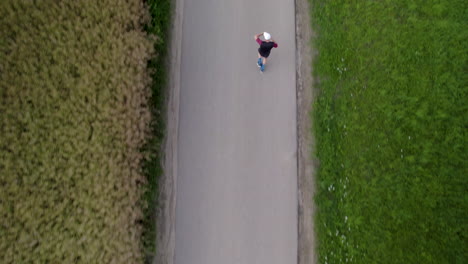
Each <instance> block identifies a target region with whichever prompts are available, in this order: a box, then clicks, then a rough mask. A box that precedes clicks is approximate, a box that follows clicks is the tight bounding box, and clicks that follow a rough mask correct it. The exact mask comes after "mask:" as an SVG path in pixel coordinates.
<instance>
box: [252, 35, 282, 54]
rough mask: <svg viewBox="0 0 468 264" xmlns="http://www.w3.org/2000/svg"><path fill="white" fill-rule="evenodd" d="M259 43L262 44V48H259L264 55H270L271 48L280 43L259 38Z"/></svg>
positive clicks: (259, 51)
mask: <svg viewBox="0 0 468 264" xmlns="http://www.w3.org/2000/svg"><path fill="white" fill-rule="evenodd" d="M257 43H258V45H260V48H259V49H258V53H260V55H261V56H262V57H268V56H269V55H270V51H271V49H272V48H277V47H278V44H277V43H276V42H273V41H271V42H267V41H262V40H261V39H259V38H257Z"/></svg>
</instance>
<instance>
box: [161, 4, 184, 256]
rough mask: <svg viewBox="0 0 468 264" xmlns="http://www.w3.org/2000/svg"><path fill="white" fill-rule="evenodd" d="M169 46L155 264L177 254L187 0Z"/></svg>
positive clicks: (177, 7)
mask: <svg viewBox="0 0 468 264" xmlns="http://www.w3.org/2000/svg"><path fill="white" fill-rule="evenodd" d="M171 10H172V16H171V20H172V21H171V28H170V33H169V36H170V44H169V60H168V68H169V84H168V99H167V116H166V118H167V119H166V120H167V130H166V139H165V144H164V153H165V155H164V161H163V167H164V173H163V175H162V177H161V180H160V187H159V188H160V191H159V197H158V201H159V208H158V213H157V217H156V227H157V228H156V232H157V234H156V257H155V258H154V260H153V264H173V263H174V254H175V208H176V199H177V143H178V135H179V131H178V130H179V98H180V96H179V94H180V62H181V58H182V54H181V53H182V24H183V10H184V0H175V1H172V7H171Z"/></svg>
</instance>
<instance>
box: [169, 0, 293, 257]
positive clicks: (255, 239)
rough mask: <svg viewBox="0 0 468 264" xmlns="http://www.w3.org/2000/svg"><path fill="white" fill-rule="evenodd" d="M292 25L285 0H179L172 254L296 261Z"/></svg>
mask: <svg viewBox="0 0 468 264" xmlns="http://www.w3.org/2000/svg"><path fill="white" fill-rule="evenodd" d="M294 27H295V25H294V0H198V1H193V0H185V3H184V10H183V33H182V37H183V38H182V60H181V80H180V84H181V86H180V109H179V136H178V150H177V151H178V157H177V159H178V165H177V166H178V167H177V174H178V175H177V200H176V201H177V203H176V226H175V263H176V264H231V263H239V264H253V263H259V264H260V263H261V264H265V263H268V264H276V263H277V264H293V263H296V262H297V207H298V204H297V160H296V93H295V82H296V75H295V58H294V54H295V30H294ZM263 31H267V32H270V33H271V34H272V36H273V38H274V39H275V40H276V42H277V43H278V44H279V47H278V48H277V49H273V50H272V53H271V56H270V60H269V62H268V64H267V66H266V70H265V73H263V74H261V73H260V72H259V70H258V68H257V65H256V61H257V48H258V44H257V43H256V42H255V41H254V39H253V36H254V34H257V33H260V32H263Z"/></svg>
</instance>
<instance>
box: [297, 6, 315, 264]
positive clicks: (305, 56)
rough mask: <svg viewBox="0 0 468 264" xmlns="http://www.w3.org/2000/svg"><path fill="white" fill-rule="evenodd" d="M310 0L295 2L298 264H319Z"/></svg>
mask: <svg viewBox="0 0 468 264" xmlns="http://www.w3.org/2000/svg"><path fill="white" fill-rule="evenodd" d="M310 8H311V7H310V4H309V1H308V0H295V19H296V101H297V114H296V115H297V117H296V118H297V187H298V230H297V231H298V248H297V263H298V264H315V263H318V258H317V254H316V252H315V250H316V237H315V232H314V231H315V230H314V222H313V221H314V219H315V210H316V208H315V203H314V200H313V199H314V195H315V173H316V171H317V166H318V162H317V161H316V160H315V159H314V158H313V153H314V150H315V138H314V135H313V134H312V126H313V123H312V118H311V115H310V113H311V110H312V102H313V100H314V97H315V93H314V90H313V86H312V84H313V77H312V59H313V53H312V52H313V50H312V44H311V40H312V37H313V34H314V32H313V31H312V27H311V21H310V10H311V9H310Z"/></svg>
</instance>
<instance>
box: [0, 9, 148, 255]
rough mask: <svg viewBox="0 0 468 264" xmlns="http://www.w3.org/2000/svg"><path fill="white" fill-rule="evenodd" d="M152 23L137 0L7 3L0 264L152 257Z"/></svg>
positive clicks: (2, 18) (0, 78)
mask: <svg viewBox="0 0 468 264" xmlns="http://www.w3.org/2000/svg"><path fill="white" fill-rule="evenodd" d="M148 20H149V14H148V12H147V8H145V6H144V5H143V2H142V1H139V0H126V1H123V0H122V1H120V0H119V1H114V0H100V1H51V0H46V1H16V0H5V1H1V3H0V35H1V38H0V215H1V221H0V262H1V263H33V262H34V263H139V262H142V261H143V255H142V242H141V233H142V221H143V220H142V218H143V213H142V210H143V207H144V202H142V192H143V188H142V187H141V186H143V185H144V184H145V182H146V178H145V177H144V176H143V173H142V169H141V163H142V161H143V159H144V157H143V156H144V155H143V154H142V153H141V152H140V149H141V148H142V146H143V145H144V144H145V140H146V138H147V136H148V134H149V122H150V118H151V116H150V110H149V107H148V98H149V97H150V88H149V86H150V83H151V78H150V72H149V70H148V67H147V62H148V60H149V59H150V58H151V57H152V56H153V55H154V53H153V44H154V41H153V40H152V39H151V38H150V37H149V36H148V35H147V34H146V33H145V32H144V31H143V25H144V24H145V23H146V22H147V21H148Z"/></svg>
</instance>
